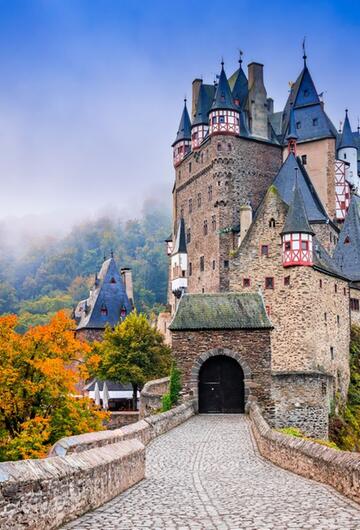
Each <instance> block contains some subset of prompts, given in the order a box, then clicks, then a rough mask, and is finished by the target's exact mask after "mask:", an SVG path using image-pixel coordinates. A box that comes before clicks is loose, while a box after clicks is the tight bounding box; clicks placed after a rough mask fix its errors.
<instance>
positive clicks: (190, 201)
mask: <svg viewBox="0 0 360 530" xmlns="http://www.w3.org/2000/svg"><path fill="white" fill-rule="evenodd" d="M191 212H192V199H189V213H191Z"/></svg>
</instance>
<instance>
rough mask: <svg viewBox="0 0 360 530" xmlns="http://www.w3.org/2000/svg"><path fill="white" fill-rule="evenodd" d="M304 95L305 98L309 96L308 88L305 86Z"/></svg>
mask: <svg viewBox="0 0 360 530" xmlns="http://www.w3.org/2000/svg"><path fill="white" fill-rule="evenodd" d="M304 96H305V97H306V98H307V97H308V96H309V90H308V89H307V88H305V90H304Z"/></svg>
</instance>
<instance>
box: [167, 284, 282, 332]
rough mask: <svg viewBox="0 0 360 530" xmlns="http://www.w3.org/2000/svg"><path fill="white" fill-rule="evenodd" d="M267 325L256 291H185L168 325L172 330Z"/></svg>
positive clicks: (260, 299)
mask: <svg viewBox="0 0 360 530" xmlns="http://www.w3.org/2000/svg"><path fill="white" fill-rule="evenodd" d="M270 328H272V325H271V323H270V321H269V319H268V316H267V314H266V311H265V307H264V302H263V299H262V297H261V295H260V294H258V293H215V294H184V295H183V296H182V297H181V299H180V302H179V305H178V308H177V311H176V313H175V316H174V318H173V320H172V322H171V324H170V326H169V329H170V330H171V331H181V330H184V331H185V330H205V329H270Z"/></svg>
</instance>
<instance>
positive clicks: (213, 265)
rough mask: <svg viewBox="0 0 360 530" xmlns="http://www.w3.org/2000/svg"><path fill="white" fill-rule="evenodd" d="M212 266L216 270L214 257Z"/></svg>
mask: <svg viewBox="0 0 360 530" xmlns="http://www.w3.org/2000/svg"><path fill="white" fill-rule="evenodd" d="M212 268H213V271H214V270H215V268H216V261H215V260H214V259H213V262H212Z"/></svg>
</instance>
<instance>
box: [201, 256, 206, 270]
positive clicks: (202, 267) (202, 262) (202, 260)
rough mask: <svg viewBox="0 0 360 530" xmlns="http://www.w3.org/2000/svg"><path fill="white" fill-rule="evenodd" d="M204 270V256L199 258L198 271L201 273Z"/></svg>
mask: <svg viewBox="0 0 360 530" xmlns="http://www.w3.org/2000/svg"><path fill="white" fill-rule="evenodd" d="M204 269H205V261H204V256H200V271H201V272H203V271H204Z"/></svg>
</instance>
